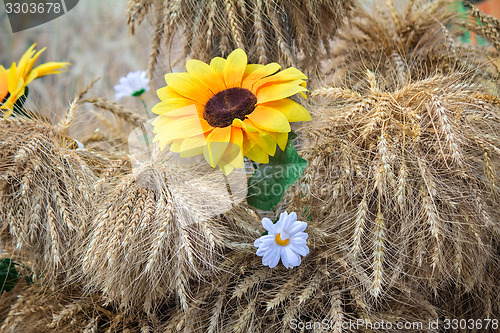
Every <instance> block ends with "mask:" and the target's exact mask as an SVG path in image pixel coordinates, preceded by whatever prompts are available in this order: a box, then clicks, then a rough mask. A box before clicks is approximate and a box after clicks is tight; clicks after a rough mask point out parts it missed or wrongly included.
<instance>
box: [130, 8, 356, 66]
mask: <svg viewBox="0 0 500 333" xmlns="http://www.w3.org/2000/svg"><path fill="white" fill-rule="evenodd" d="M352 6H353V1H351V0H348V1H340V0H307V1H298V0H292V1H272V0H224V1H221V0H210V1H194V0H157V1H143V0H137V1H130V3H129V18H128V21H129V24H130V26H131V28H132V31H133V29H134V28H135V27H136V26H137V25H138V24H140V23H141V22H142V21H143V20H144V17H145V16H146V15H147V13H150V14H152V16H154V22H153V23H152V25H153V28H154V29H155V30H154V38H153V43H152V44H153V49H152V52H151V60H150V68H149V70H150V74H151V73H153V70H154V67H155V65H156V64H157V62H158V58H159V57H160V56H162V55H163V54H164V53H163V52H162V51H161V48H162V46H166V47H165V49H166V50H167V51H169V52H170V51H171V50H172V45H175V47H176V48H179V47H180V48H182V43H179V40H180V39H181V38H183V40H184V42H185V47H184V48H185V51H184V56H183V57H181V58H182V59H185V57H186V56H190V57H194V58H197V59H200V60H203V61H208V60H210V59H211V58H213V57H215V56H227V55H228V54H229V53H230V52H231V51H232V50H234V49H236V48H243V49H244V50H245V51H247V53H248V54H249V61H250V62H251V63H266V62H271V61H275V62H279V63H280V64H283V65H298V64H299V63H300V64H301V65H302V66H301V67H304V69H305V68H306V67H313V66H315V65H316V64H317V62H316V61H317V59H318V58H319V57H320V56H321V55H323V54H324V53H326V52H329V51H330V40H331V37H332V36H333V35H334V33H335V31H336V30H337V28H338V27H339V26H340V25H341V24H342V23H343V21H344V19H345V17H346V16H347V15H348V13H349V12H350V10H351V8H352ZM180 35H182V37H181V36H180ZM161 72H162V73H164V72H165V69H162V71H161Z"/></svg>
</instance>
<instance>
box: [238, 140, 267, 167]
mask: <svg viewBox="0 0 500 333" xmlns="http://www.w3.org/2000/svg"><path fill="white" fill-rule="evenodd" d="M243 154H244V155H245V156H246V157H248V158H249V159H251V160H252V161H255V162H257V163H269V154H267V153H266V152H265V151H264V150H263V149H262V148H261V147H259V145H258V144H256V143H255V142H254V141H253V140H252V139H251V138H250V136H249V135H248V134H247V133H243Z"/></svg>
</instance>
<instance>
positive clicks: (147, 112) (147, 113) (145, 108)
mask: <svg viewBox="0 0 500 333" xmlns="http://www.w3.org/2000/svg"><path fill="white" fill-rule="evenodd" d="M139 99H140V100H141V102H142V105H144V110H146V116H147V117H148V119H149V118H151V117H150V116H149V111H148V107H147V106H146V102H144V99H143V98H142V96H139Z"/></svg>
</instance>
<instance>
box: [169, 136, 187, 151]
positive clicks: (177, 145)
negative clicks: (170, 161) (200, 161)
mask: <svg viewBox="0 0 500 333" xmlns="http://www.w3.org/2000/svg"><path fill="white" fill-rule="evenodd" d="M182 141H184V140H183V139H177V140H174V142H172V144H171V145H170V151H173V152H174V153H178V152H180V151H181V144H182Z"/></svg>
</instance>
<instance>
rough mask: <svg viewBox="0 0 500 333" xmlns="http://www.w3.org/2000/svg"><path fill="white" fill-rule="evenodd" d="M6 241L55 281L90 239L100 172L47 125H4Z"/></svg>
mask: <svg viewBox="0 0 500 333" xmlns="http://www.w3.org/2000/svg"><path fill="white" fill-rule="evenodd" d="M0 137H1V138H2V139H1V140H0V211H1V214H0V237H1V239H2V241H3V244H4V245H7V246H11V247H12V248H13V252H14V253H15V254H16V255H21V256H25V257H27V258H28V259H29V260H30V261H31V262H32V263H33V267H32V268H33V270H35V271H39V273H40V274H39V276H40V277H41V278H43V279H45V280H46V281H47V282H50V283H53V282H55V280H56V279H57V276H56V275H55V274H56V273H57V272H65V271H69V270H70V269H71V268H72V263H73V262H74V260H75V257H74V256H73V255H74V252H73V245H74V244H75V242H76V241H77V240H79V239H82V238H83V236H84V235H85V230H86V229H85V228H86V223H87V220H88V214H87V213H88V212H89V211H90V210H89V209H90V207H91V206H92V204H91V202H92V184H93V182H95V181H96V179H97V178H96V176H95V174H94V172H93V171H92V170H91V169H90V168H89V167H88V166H87V164H86V163H84V162H83V161H82V160H81V159H80V158H79V156H78V155H77V154H76V153H75V150H74V149H75V148H77V144H76V142H75V141H73V140H72V139H70V138H68V137H66V136H64V135H61V133H60V132H59V131H58V130H57V129H56V128H55V127H54V126H51V125H49V124H47V123H43V122H42V121H36V120H33V121H32V120H29V119H25V118H8V119H4V120H1V121H0Z"/></svg>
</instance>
